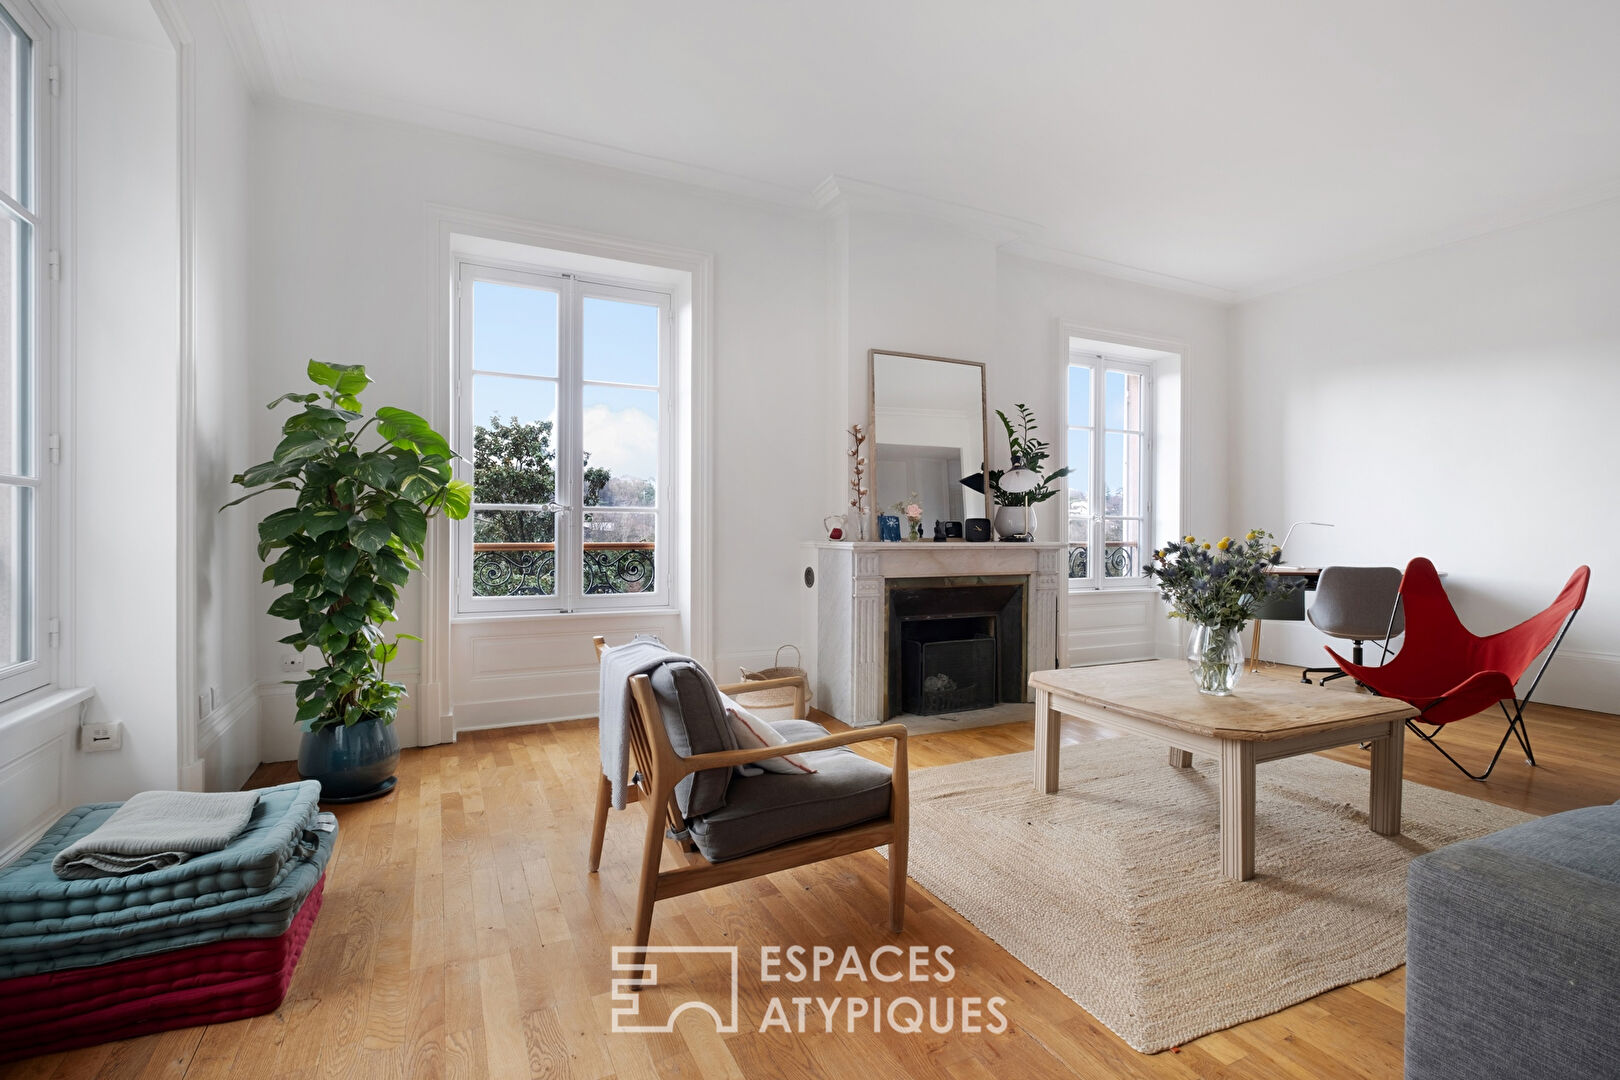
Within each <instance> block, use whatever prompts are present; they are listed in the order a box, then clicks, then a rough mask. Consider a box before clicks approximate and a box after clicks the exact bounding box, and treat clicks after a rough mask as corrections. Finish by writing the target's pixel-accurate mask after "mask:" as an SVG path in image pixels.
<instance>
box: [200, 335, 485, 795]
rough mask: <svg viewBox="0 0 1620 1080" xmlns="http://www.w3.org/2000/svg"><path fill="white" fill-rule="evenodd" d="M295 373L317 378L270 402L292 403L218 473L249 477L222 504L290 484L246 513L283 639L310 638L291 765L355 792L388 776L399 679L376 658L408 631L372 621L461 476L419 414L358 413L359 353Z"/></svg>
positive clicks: (463, 512)
mask: <svg viewBox="0 0 1620 1080" xmlns="http://www.w3.org/2000/svg"><path fill="white" fill-rule="evenodd" d="M308 375H309V380H310V382H312V383H314V384H315V385H316V386H317V387H318V388H320V389H319V391H318V392H316V393H309V394H300V393H292V394H283V395H282V396H281V397H279V398H277V399H276V400H275V401H272V402H271V403H270V406H269V407H270V408H272V409H274V408H275V407H276V406H278V405H280V404H281V403H282V402H284V401H291V402H295V403H298V404H302V405H303V411H301V412H298V413H295V414H294V415H292V416H290V417H288V418H287V420H286V422H285V423H283V424H282V426H281V433H282V439H281V442H280V443H278V444H277V446H276V449H275V452H274V453H273V454H272V455H271V458H270V460H269V461H266V462H264V463H262V464H259V465H255V466H253V467H252V468H251V469H248V470H246V471H245V472H241V473H238V474H236V476H234V477H232V478H231V482H232V483H234V484H238V485H240V486H242V487H245V488H251V489H253V490H251V491H249V492H248V493H247V494H246V495H244V496H242V498H240V499H236V500H234V501H233V502H230V503H226V506H234V505H236V503H239V502H242V501H243V500H244V499H250V498H252V497H253V496H255V495H262V494H263V493H265V492H267V491H292V492H295V493H296V498H297V501H296V502H295V504H294V505H292V506H289V507H287V508H286V509H283V510H277V511H276V512H275V513H273V514H271V515H269V516H268V517H266V518H265V519H264V520H263V521H261V522H260V523H259V558H260V559H261V560H267V559H269V557H270V553H271V552H274V551H280V554H279V555H278V556H277V557H276V559H275V560H274V562H273V563H271V565H270V566H269V567H268V568H267V569H266V570H265V572H264V579H265V580H266V581H272V582H274V583H275V584H276V585H277V586H278V587H281V588H282V589H283V591H282V592H281V594H280V595H278V596H277V597H276V599H275V601H274V602H273V603H272V604H271V605H270V608H269V613H270V614H271V615H274V616H276V617H278V618H282V619H289V620H292V621H293V622H296V623H297V624H298V629H297V630H296V631H295V632H293V633H291V634H289V635H287V636H286V637H284V638H282V639H281V642H282V644H284V645H291V646H292V647H293V648H295V649H297V650H298V651H299V652H303V651H304V650H305V649H307V648H309V647H310V646H314V647H315V648H316V649H318V650H320V654H321V659H322V660H323V661H324V663H323V664H322V666H320V667H317V668H312V669H310V670H308V671H306V672H305V673H304V677H303V678H302V679H300V680H299V681H298V684H297V687H296V688H295V690H294V691H293V700H294V702H295V704H296V706H297V713H296V719H297V721H298V724H299V726H301V727H302V728H303V729H304V739H303V744H302V746H301V747H300V748H299V752H298V769H299V773H300V775H302V776H303V777H305V778H306V779H310V780H319V781H320V782H321V791H322V797H323V798H324V799H326V800H327V801H329V802H334V801H357V800H359V799H367V798H374V797H376V796H378V795H383V794H386V793H387V792H388V791H389V790H390V789H392V788H393V786H394V775H393V773H394V766H395V765H397V764H398V763H399V737H398V736H397V735H396V734H395V733H394V729H393V723H394V716H395V714H396V713H397V712H398V711H399V701H400V698H401V697H403V696H404V694H405V687H404V685H403V684H401V683H398V682H392V681H390V680H389V679H388V677H387V669H388V663H389V661H391V660H393V659H394V657H395V656H396V655H397V654H398V652H399V642H400V639H401V638H409V639H411V640H421V639H419V638H416V637H414V636H413V635H411V634H399V635H396V636H395V638H394V640H393V641H392V642H390V641H388V640H387V639H386V638H385V637H384V635H383V630H382V628H383V625H384V624H385V623H390V622H393V621H394V619H395V615H394V605H395V603H396V602H397V600H398V597H399V592H400V590H401V589H403V588H404V587H405V583H406V582H407V581H409V580H410V577H411V574H412V573H413V572H415V571H417V570H419V569H421V564H420V560H421V558H422V551H423V545H424V544H425V543H426V542H427V529H428V524H427V523H428V518H430V517H432V516H433V515H435V514H438V513H440V512H442V513H444V514H446V515H448V516H449V517H453V518H464V517H466V516H467V513H468V511H469V510H470V509H471V508H472V485H471V484H469V483H467V482H466V481H465V480H457V479H454V477H453V475H452V473H451V462H452V461H454V460H455V458H456V457H457V455H456V453H455V451H453V450H451V449H450V444H449V443H448V442H447V441H446V440H445V438H444V436H443V435H440V434H439V433H438V432H436V431H434V430H433V428H432V427H431V426H429V424H428V422H427V421H426V420H424V419H422V418H421V417H420V416H417V415H416V414H415V413H410V412H406V411H405V410H404V409H393V408H387V407H385V408H381V409H378V410H377V412H376V415H375V416H374V417H372V418H371V419H367V418H366V416H365V414H364V413H363V412H362V411H361V405H360V398H359V394H360V392H361V391H362V390H364V389H365V388H366V387H367V386H368V385H370V383H371V379H370V378H368V377H367V376H366V369H365V368H364V367H362V366H360V365H358V364H323V363H320V362H319V361H316V360H311V361H310V362H309V367H308ZM373 424H376V426H377V434H378V435H379V436H381V438H382V443H381V444H380V445H379V446H377V447H375V448H373V449H370V450H362V449H361V448H360V446H359V441H360V436H361V435H363V434H364V433H365V431H366V429H367V428H369V427H371V426H372V425H373ZM220 509H222V510H223V509H224V507H221V508H220Z"/></svg>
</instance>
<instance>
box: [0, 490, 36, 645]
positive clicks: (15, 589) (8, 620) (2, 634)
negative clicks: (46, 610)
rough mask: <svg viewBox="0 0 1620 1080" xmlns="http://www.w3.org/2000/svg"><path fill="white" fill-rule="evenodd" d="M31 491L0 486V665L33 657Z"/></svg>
mask: <svg viewBox="0 0 1620 1080" xmlns="http://www.w3.org/2000/svg"><path fill="white" fill-rule="evenodd" d="M33 507H34V492H33V489H31V488H25V487H14V486H12V485H9V484H7V485H5V486H4V487H0V666H9V665H11V664H20V663H22V662H23V661H25V660H32V659H33V657H34V642H33V627H34V565H33V563H34V516H33Z"/></svg>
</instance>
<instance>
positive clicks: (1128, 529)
mask: <svg viewBox="0 0 1620 1080" xmlns="http://www.w3.org/2000/svg"><path fill="white" fill-rule="evenodd" d="M1068 377H1069V381H1068V395H1067V403H1066V404H1067V410H1068V439H1067V443H1068V466H1069V470H1070V472H1069V477H1068V490H1069V516H1068V539H1069V581H1070V584H1071V585H1073V586H1077V587H1083V588H1102V587H1106V586H1108V585H1120V584H1140V582H1141V580H1142V565H1143V560H1142V555H1143V549H1144V546H1145V538H1146V536H1147V533H1148V530H1149V526H1150V522H1151V515H1152V490H1151V488H1152V481H1153V468H1152V466H1151V464H1150V461H1149V458H1150V455H1151V454H1152V451H1153V442H1152V433H1151V430H1150V427H1151V424H1150V421H1151V418H1152V416H1153V407H1152V403H1151V400H1150V398H1151V395H1152V392H1153V369H1152V366H1151V365H1150V364H1146V363H1140V362H1136V361H1131V360H1118V359H1113V358H1110V357H1106V356H1093V355H1086V356H1082V355H1071V356H1070V361H1069V371H1068Z"/></svg>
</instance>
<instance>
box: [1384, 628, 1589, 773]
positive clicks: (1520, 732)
mask: <svg viewBox="0 0 1620 1080" xmlns="http://www.w3.org/2000/svg"><path fill="white" fill-rule="evenodd" d="M1575 614H1576V613H1575V612H1573V611H1572V612H1570V613H1569V615H1567V616H1566V617H1565V618H1564V625H1563V626H1561V627H1559V630H1558V636H1557V637H1556V638H1554V639H1553V644H1552V648H1550V649H1548V650H1547V655H1546V656H1545V657H1543V658H1542V660H1541V667H1540V668H1539V669H1537V671H1536V677H1535V678H1534V679H1532V680H1531V681H1530V689H1528V690H1526V691H1525V692H1524V697H1522V698H1515V699H1514V702H1513V711H1512V712H1509V711H1508V707H1507V701H1506V700H1505V699H1504V700H1502V701H1498V702H1497V705H1499V706H1501V709H1502V715H1503V716H1505V717H1507V722H1508V726H1507V730H1506V731H1504V732H1503V733H1502V741H1501V742H1500V743H1498V744H1497V746H1496V753H1495V754H1494V755H1492V757H1491V763H1490V765H1488V766H1487V767H1486V769H1485V771H1484V772H1482V773H1479V774H1477V775H1476V774H1474V773H1471V772H1469V771H1468V770H1467V768H1465V767H1464V766H1463V763H1462V762H1460V761H1458V760H1457V759H1456V758H1454V757H1452V756H1451V755H1450V754H1449V753H1447V752H1446V748H1445V747H1443V746H1441V745H1440V743H1439V741H1438V740H1437V739H1436V737H1435V736H1437V735H1439V734H1440V729H1441V728H1443V727H1445V726H1446V725H1444V724H1434V725H1431V726H1432V727H1433V728H1434V730H1433V731H1432V732H1425V731H1424V730H1423V729H1421V728H1419V727H1418V724H1420V723H1422V722H1423V717H1422V716H1421V715H1420V716H1416V717H1413V718H1412V719H1411V720H1408V721H1407V722H1406V726H1407V728H1408V729H1410V730H1411V732H1412V734H1414V735H1416V736H1417V737H1418V738H1420V739H1422V740H1423V741H1424V742H1426V743H1428V744H1429V745H1430V746H1432V747H1434V748H1435V749H1436V750H1438V751H1440V753H1441V754H1442V755H1444V757H1445V759H1446V760H1447V761H1449V762H1451V763H1452V764H1453V765H1455V766H1456V767H1457V771H1458V772H1460V773H1462V774H1463V775H1464V776H1466V777H1468V779H1470V780H1478V781H1480V782H1482V783H1483V782H1484V781H1485V780H1486V779H1488V778H1489V777H1490V775H1491V773H1492V771H1494V770H1495V768H1496V763H1497V761H1498V760H1499V759H1500V758H1501V757H1502V751H1503V750H1504V749H1506V748H1507V743H1508V738H1509V737H1510V736H1511V737H1515V738H1517V739H1518V740H1519V746H1520V747H1521V748H1523V750H1524V761H1525V764H1526V765H1534V764H1535V763H1536V755H1535V753H1534V752H1533V751H1532V750H1531V749H1530V729H1529V728H1528V727H1527V726H1526V725H1525V721H1524V709H1525V706H1526V705H1529V704H1530V698H1531V695H1533V694H1534V693H1535V692H1536V687H1537V686H1539V685H1540V684H1541V677H1542V676H1543V675H1545V674H1546V673H1547V665H1548V664H1550V663H1552V658H1553V656H1554V655H1556V654H1557V652H1558V646H1560V645H1562V644H1563V643H1564V635H1565V634H1567V633H1569V624H1570V623H1572V622H1574V621H1575ZM1444 700H1446V699H1445V698H1443V697H1440V698H1435V699H1434V700H1433V701H1431V702H1429V704H1427V705H1425V706H1424V708H1423V711H1424V712H1428V711H1429V710H1430V709H1432V708H1434V707H1435V706H1436V705H1438V704H1440V703H1441V702H1442V701H1444ZM1453 723H1455V721H1453Z"/></svg>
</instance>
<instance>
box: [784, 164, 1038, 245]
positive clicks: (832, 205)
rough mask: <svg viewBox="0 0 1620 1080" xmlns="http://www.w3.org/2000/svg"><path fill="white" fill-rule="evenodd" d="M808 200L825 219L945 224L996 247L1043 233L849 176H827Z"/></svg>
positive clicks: (989, 213) (1033, 226) (1033, 225)
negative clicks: (851, 215)
mask: <svg viewBox="0 0 1620 1080" xmlns="http://www.w3.org/2000/svg"><path fill="white" fill-rule="evenodd" d="M810 200H811V202H812V204H813V205H814V206H815V207H816V209H817V210H819V211H821V212H822V213H823V214H827V215H833V214H839V213H848V212H856V213H868V214H884V215H889V216H894V217H910V218H921V219H923V220H926V221H937V222H945V223H947V224H950V225H954V226H956V227H958V228H960V229H962V230H963V231H965V232H968V233H971V234H972V235H975V236H979V237H982V238H984V239H986V240H989V241H990V242H992V243H994V244H997V245H1001V244H1008V243H1011V242H1013V241H1015V240H1018V239H1020V238H1022V237H1026V236H1031V235H1034V234H1038V233H1041V232H1043V231H1045V230H1044V227H1043V226H1042V225H1041V224H1039V223H1038V222H1034V221H1025V220H1023V219H1022V218H1015V217H1009V216H1007V215H1006V214H998V213H995V212H994V211H991V210H980V209H979V208H977V207H973V206H963V205H962V204H960V203H953V202H946V201H944V200H942V199H935V198H931V197H930V196H927V195H920V194H918V193H917V192H914V191H904V190H901V189H900V188H892V187H886V186H884V185H882V184H874V183H870V182H868V181H866V180H856V179H854V178H853V177H849V176H828V177H827V178H826V179H825V180H823V181H822V182H821V183H819V184H817V185H816V186H815V188H814V189H813V190H812V191H811V193H810Z"/></svg>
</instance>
